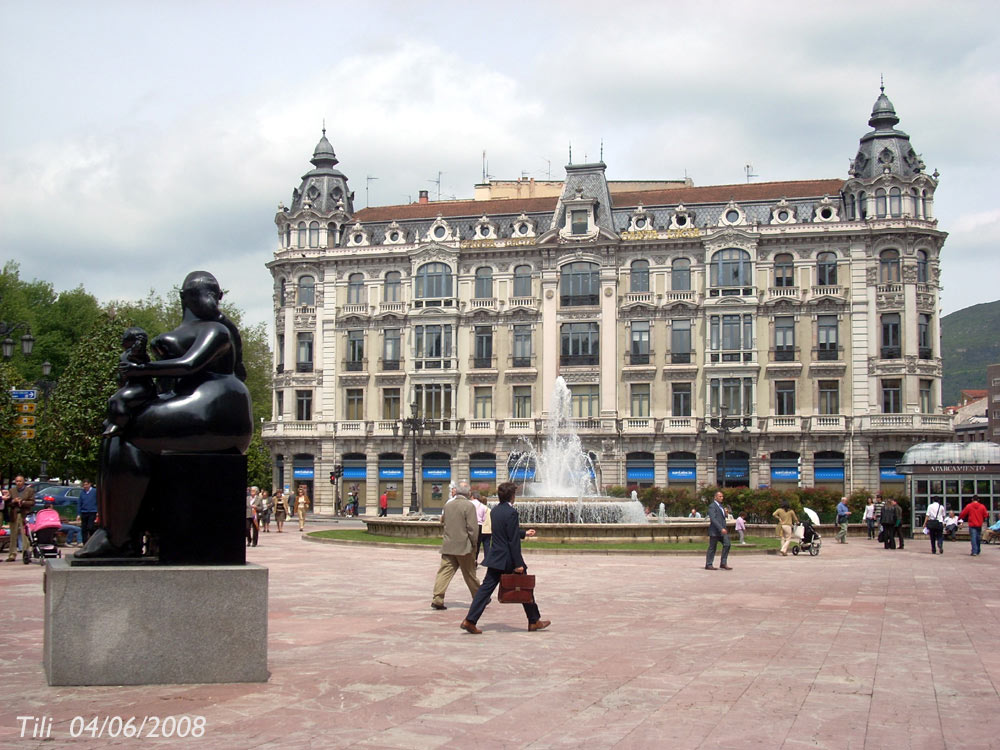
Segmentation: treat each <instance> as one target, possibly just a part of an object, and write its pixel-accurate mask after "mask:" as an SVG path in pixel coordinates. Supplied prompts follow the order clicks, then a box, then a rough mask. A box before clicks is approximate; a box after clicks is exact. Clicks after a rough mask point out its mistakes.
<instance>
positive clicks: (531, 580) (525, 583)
mask: <svg viewBox="0 0 1000 750" xmlns="http://www.w3.org/2000/svg"><path fill="white" fill-rule="evenodd" d="M498 598H499V599H500V603H501V604H528V603H530V602H533V601H535V577H534V576H529V575H526V574H524V573H504V574H503V575H502V576H500V595H499V597H498Z"/></svg>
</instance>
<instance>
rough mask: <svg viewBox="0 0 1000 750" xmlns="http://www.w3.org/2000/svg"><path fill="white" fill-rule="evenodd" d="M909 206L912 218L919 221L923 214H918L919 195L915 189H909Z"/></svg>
mask: <svg viewBox="0 0 1000 750" xmlns="http://www.w3.org/2000/svg"><path fill="white" fill-rule="evenodd" d="M910 204H911V206H912V209H913V218H914V219H919V218H920V217H921V216H922V215H923V214H921V212H920V193H919V192H918V191H917V189H916V188H910Z"/></svg>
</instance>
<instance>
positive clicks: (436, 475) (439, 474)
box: [424, 466, 451, 481]
mask: <svg viewBox="0 0 1000 750" xmlns="http://www.w3.org/2000/svg"><path fill="white" fill-rule="evenodd" d="M424 479H430V480H437V481H440V480H446V479H451V467H450V466H425V467H424Z"/></svg>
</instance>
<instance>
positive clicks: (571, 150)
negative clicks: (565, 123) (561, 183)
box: [569, 141, 573, 164]
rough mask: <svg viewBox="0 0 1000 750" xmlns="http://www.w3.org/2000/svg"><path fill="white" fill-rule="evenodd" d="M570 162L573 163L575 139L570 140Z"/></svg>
mask: <svg viewBox="0 0 1000 750" xmlns="http://www.w3.org/2000/svg"><path fill="white" fill-rule="evenodd" d="M569 163H570V164H572V163H573V141H570V142H569Z"/></svg>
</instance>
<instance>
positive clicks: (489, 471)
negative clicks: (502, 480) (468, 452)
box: [469, 466, 497, 479]
mask: <svg viewBox="0 0 1000 750" xmlns="http://www.w3.org/2000/svg"><path fill="white" fill-rule="evenodd" d="M496 478H497V468H496V467H495V466H470V467H469V479H496Z"/></svg>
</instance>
